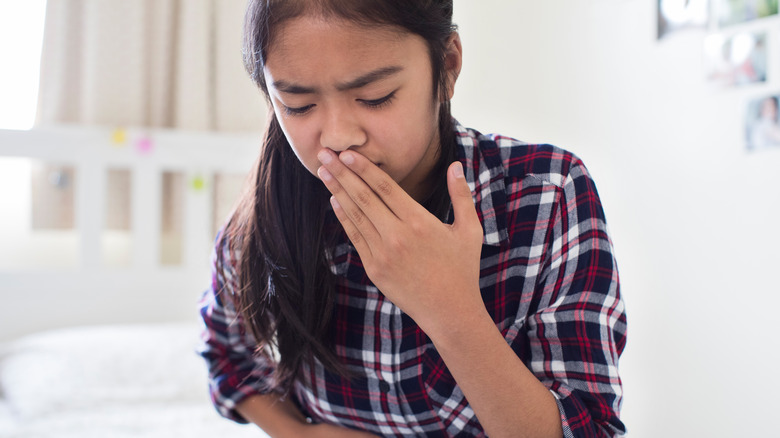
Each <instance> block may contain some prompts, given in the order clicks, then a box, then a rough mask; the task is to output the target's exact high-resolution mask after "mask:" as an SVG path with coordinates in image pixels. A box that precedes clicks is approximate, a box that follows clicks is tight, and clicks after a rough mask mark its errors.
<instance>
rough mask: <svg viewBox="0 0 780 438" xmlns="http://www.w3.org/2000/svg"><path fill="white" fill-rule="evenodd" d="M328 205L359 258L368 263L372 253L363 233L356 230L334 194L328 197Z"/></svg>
mask: <svg viewBox="0 0 780 438" xmlns="http://www.w3.org/2000/svg"><path fill="white" fill-rule="evenodd" d="M330 205H331V206H333V212H334V213H335V214H336V218H337V219H338V220H339V222H341V226H342V227H344V232H345V233H347V238H349V241H350V242H352V245H353V246H354V247H355V249H356V250H357V252H358V254H359V255H360V259H361V260H363V263H369V262H370V260H371V257H372V255H373V254H372V253H371V245H369V244H368V242H366V240H365V238H364V237H363V233H361V232H360V230H358V228H357V227H356V226H355V224H354V223H353V222H352V219H350V217H349V215H348V214H347V213H346V212H345V211H344V208H343V207H342V206H341V204H340V203H339V201H338V200H337V199H336V197H335V196H331V197H330Z"/></svg>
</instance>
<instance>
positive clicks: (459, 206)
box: [447, 161, 482, 232]
mask: <svg viewBox="0 0 780 438" xmlns="http://www.w3.org/2000/svg"><path fill="white" fill-rule="evenodd" d="M447 189H448V190H449V192H450V199H452V210H453V212H454V213H455V222H454V223H453V224H454V226H456V227H463V226H479V229H480V232H481V230H482V227H481V225H480V223H479V216H477V209H476V208H474V200H473V199H472V198H471V189H470V188H469V184H468V183H467V182H466V177H465V176H464V175H463V165H462V164H461V163H460V161H456V162H454V163H452V164H450V168H449V169H447Z"/></svg>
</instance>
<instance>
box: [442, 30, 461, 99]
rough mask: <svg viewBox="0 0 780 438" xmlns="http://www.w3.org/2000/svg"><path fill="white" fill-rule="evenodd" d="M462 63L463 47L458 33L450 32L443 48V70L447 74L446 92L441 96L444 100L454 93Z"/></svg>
mask: <svg viewBox="0 0 780 438" xmlns="http://www.w3.org/2000/svg"><path fill="white" fill-rule="evenodd" d="M462 65H463V47H462V46H461V44H460V35H458V32H452V34H451V35H450V37H449V38H448V39H447V46H446V47H445V49H444V70H445V74H446V75H447V89H446V90H445V91H446V94H444V95H443V96H442V98H445V99H446V100H450V99H452V96H454V95H455V82H456V81H457V80H458V76H460V68H461V66H462Z"/></svg>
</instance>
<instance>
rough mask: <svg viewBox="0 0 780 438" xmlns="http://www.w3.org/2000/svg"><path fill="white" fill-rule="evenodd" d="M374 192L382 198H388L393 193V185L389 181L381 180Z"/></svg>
mask: <svg viewBox="0 0 780 438" xmlns="http://www.w3.org/2000/svg"><path fill="white" fill-rule="evenodd" d="M376 191H377V192H378V193H379V194H380V195H382V196H390V195H392V193H393V185H392V184H390V181H388V180H386V179H382V180H381V181H379V184H377V186H376Z"/></svg>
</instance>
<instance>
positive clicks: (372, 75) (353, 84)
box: [273, 65, 403, 94]
mask: <svg viewBox="0 0 780 438" xmlns="http://www.w3.org/2000/svg"><path fill="white" fill-rule="evenodd" d="M401 70H403V67H400V66H397V65H393V66H389V67H382V68H379V69H376V70H374V71H372V72H369V73H366V74H364V75H363V76H360V77H358V78H355V79H353V80H351V81H349V82H344V83H342V84H337V85H336V89H337V90H339V91H346V90H354V89H356V88H361V87H365V86H366V85H368V84H370V83H372V82H376V81H379V80H382V79H385V78H387V77H389V76H392V75H394V74H396V73H398V72H400V71H401ZM273 85H274V88H276V89H277V90H279V91H281V92H283V93H288V94H314V93H316V92H317V89H316V88H313V87H304V86H302V85H297V84H293V83H290V82H287V81H285V80H283V79H280V80H278V81H274V83H273Z"/></svg>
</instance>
